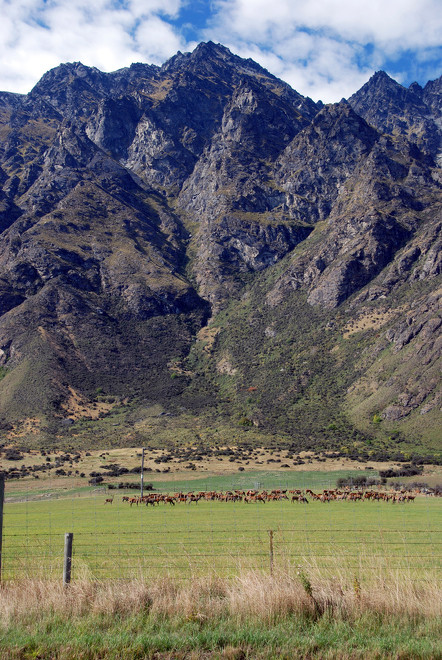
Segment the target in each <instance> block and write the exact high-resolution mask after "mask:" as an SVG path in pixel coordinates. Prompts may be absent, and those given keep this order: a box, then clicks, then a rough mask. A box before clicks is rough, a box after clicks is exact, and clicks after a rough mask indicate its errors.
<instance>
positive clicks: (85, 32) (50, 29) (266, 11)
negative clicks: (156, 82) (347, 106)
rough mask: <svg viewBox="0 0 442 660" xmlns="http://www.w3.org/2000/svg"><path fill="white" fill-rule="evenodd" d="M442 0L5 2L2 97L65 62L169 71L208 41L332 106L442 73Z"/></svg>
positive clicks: (1, 14)
mask: <svg viewBox="0 0 442 660" xmlns="http://www.w3.org/2000/svg"><path fill="white" fill-rule="evenodd" d="M441 5H442V3H441V0H0V90H2V91H10V92H20V93H27V92H29V91H30V90H31V89H32V87H33V86H34V85H35V83H36V82H37V81H38V80H39V79H40V78H41V76H42V75H43V74H44V73H45V72H46V71H48V70H49V69H51V68H53V67H55V66H58V64H60V63H62V62H74V61H75V62H78V61H80V62H82V63H83V64H85V65H88V66H95V67H97V68H98V69H101V70H102V71H115V70H116V69H120V68H122V67H125V66H129V65H130V64H131V63H132V62H146V63H149V64H162V63H163V62H165V61H166V60H167V59H168V58H169V57H172V56H173V55H174V54H175V53H176V52H177V51H178V50H180V51H181V52H186V51H191V50H193V49H194V48H195V46H196V45H197V44H198V43H199V42H201V41H209V40H211V41H214V42H215V43H222V44H224V45H225V46H227V47H228V48H230V50H231V51H232V52H233V53H235V54H237V55H240V56H241V57H251V58H253V59H254V60H255V61H257V62H259V64H261V65H262V66H264V67H265V68H266V69H268V71H270V72H271V73H273V74H274V75H276V76H278V77H279V78H282V79H283V80H285V81H286V82H288V83H289V84H290V85H291V86H292V87H293V88H294V89H296V90H297V91H298V92H300V93H301V94H303V95H305V96H310V97H311V98H312V99H313V100H315V101H318V100H320V99H321V100H322V101H323V102H324V103H330V102H335V101H339V100H340V99H341V98H343V97H345V98H347V97H348V96H350V95H351V94H352V93H353V92H355V91H356V90H357V89H359V88H360V87H361V86H362V85H363V84H364V83H365V82H366V81H367V80H368V79H369V78H370V76H371V75H372V74H373V73H374V72H375V71H378V70H380V69H383V70H384V71H386V72H387V73H388V74H389V75H390V76H392V77H393V78H395V80H397V81H398V82H400V83H401V84H403V85H405V86H408V85H410V84H411V83H412V82H413V81H417V82H419V83H420V84H421V85H424V84H425V83H426V82H427V81H428V80H434V79H435V78H438V77H439V76H440V75H441V74H442V70H441V69H442V66H441V63H442V6H441Z"/></svg>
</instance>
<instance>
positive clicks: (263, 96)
mask: <svg viewBox="0 0 442 660" xmlns="http://www.w3.org/2000/svg"><path fill="white" fill-rule="evenodd" d="M440 80H441V79H438V80H435V81H432V82H429V83H428V84H427V85H426V86H425V88H421V87H420V86H419V85H417V84H414V85H412V86H411V87H410V88H409V89H405V88H403V87H402V86H401V85H399V84H398V83H396V82H395V81H393V80H391V79H390V78H389V77H388V76H387V75H386V74H385V73H383V72H379V73H377V74H375V75H374V76H373V77H372V78H371V79H370V81H368V82H367V84H366V85H364V86H363V87H362V88H361V90H359V91H358V92H356V93H355V94H354V95H353V96H352V97H351V98H350V99H349V100H348V102H347V101H344V100H343V101H341V103H338V104H332V105H328V106H323V105H322V104H321V103H319V104H316V103H314V102H313V101H312V100H311V99H308V98H304V97H302V96H301V95H300V94H298V93H297V92H296V91H294V90H292V89H291V88H290V87H289V86H288V85H287V84H286V83H284V82H282V81H280V80H278V79H277V78H275V77H274V76H272V75H271V74H269V73H268V72H267V71H266V70H265V69H263V68H262V67H260V66H259V65H258V64H256V63H255V62H253V61H251V60H243V59H241V58H239V57H237V56H235V55H233V54H232V53H230V51H229V50H228V49H227V48H225V47H223V46H221V45H219V44H218V45H217V44H213V43H211V42H209V43H206V44H200V45H199V46H198V47H197V48H196V49H195V50H194V51H193V52H192V53H185V54H182V53H178V54H177V55H176V56H175V57H173V58H172V59H171V60H169V61H168V62H166V63H165V64H164V65H163V66H162V67H156V66H149V65H144V64H133V65H132V66H131V67H128V68H126V69H121V70H119V71H116V72H114V73H111V74H106V73H102V72H100V71H98V70H97V69H94V68H89V67H86V66H84V65H82V64H81V63H78V62H77V63H72V64H62V65H60V66H59V67H57V68H56V69H53V70H52V71H49V72H48V73H47V74H45V75H44V76H43V78H42V79H41V80H40V82H39V83H38V84H37V85H36V86H35V87H34V89H33V90H32V91H31V92H30V93H29V94H28V95H17V94H10V93H7V92H2V93H0V185H1V189H0V363H1V367H0V379H1V380H0V418H1V424H2V428H3V434H4V436H5V438H6V439H8V438H9V439H11V438H13V437H20V438H22V441H24V442H31V441H33V439H34V440H35V441H38V442H42V441H44V439H45V438H46V439H51V441H52V442H58V443H60V442H65V441H68V439H69V438H70V440H69V441H70V442H75V440H74V438H78V440H77V441H78V442H80V441H82V439H83V438H84V437H86V436H88V435H89V436H90V435H91V434H93V433H94V432H95V433H96V437H97V438H102V439H104V437H105V436H106V438H107V439H108V440H109V441H111V442H116V443H117V442H123V441H124V442H126V441H127V442H129V441H134V440H136V441H140V442H145V441H147V440H148V439H149V437H150V435H149V433H150V431H149V429H150V426H149V415H147V414H146V412H145V411H146V410H150V409H151V407H152V406H153V405H160V406H161V407H162V410H163V411H169V412H171V413H173V415H174V420H175V421H174V424H175V426H173V424H172V426H170V424H171V423H170V420H169V421H168V424H169V426H170V429H171V430H170V433H171V434H173V433H177V432H178V431H177V429H178V428H179V427H180V424H181V421H182V420H184V418H185V416H186V415H187V414H188V413H189V411H190V412H191V414H198V415H199V416H200V419H201V420H202V423H205V424H207V426H208V427H210V426H211V425H212V426H213V425H215V424H216V425H217V426H219V425H221V426H223V425H225V427H226V428H230V429H233V431H232V432H233V433H239V432H241V433H249V434H250V432H251V429H254V431H253V433H255V434H258V436H259V434H262V437H264V436H265V435H266V434H273V433H280V434H282V435H281V437H282V436H284V438H286V439H287V438H292V440H293V442H295V443H296V442H297V443H298V446H299V448H302V447H307V446H309V447H328V448H336V447H338V448H339V447H342V446H345V447H346V448H347V450H348V448H349V447H351V448H353V449H355V448H356V450H357V451H358V452H359V453H361V454H363V453H364V452H368V451H374V450H376V451H377V450H378V449H379V448H382V447H388V448H389V451H394V450H396V449H397V448H398V447H399V448H403V447H408V448H410V450H411V448H413V450H415V451H419V452H421V453H423V452H425V451H427V450H429V451H434V450H436V449H437V444H438V443H437V426H438V415H439V414H440V390H439V389H438V388H439V386H440V382H439V378H438V369H439V368H440V350H441V346H440V326H441V318H440V270H441V258H440V254H441V253H440V243H439V241H440V222H441V194H440V190H441V172H440V169H439V168H438V166H437V164H438V159H439V156H440V151H441V132H440V131H441V129H440V126H441V94H440V85H441V82H440ZM143 411H144V412H143ZM117 412H118V428H117V427H116V425H117V423H116V422H115V427H114V424H113V423H112V416H115V415H116V414H117ZM134 420H136V422H134ZM373 420H374V421H373ZM67 422H69V423H67ZM186 423H187V422H186ZM183 424H184V422H183ZM134 429H136V430H134ZM134 434H135V435H134ZM186 437H187V436H186ZM404 443H405V444H404ZM370 448H371V449H370ZM353 449H352V450H353Z"/></svg>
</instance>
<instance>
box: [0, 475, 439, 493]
mask: <svg viewBox="0 0 442 660" xmlns="http://www.w3.org/2000/svg"><path fill="white" fill-rule="evenodd" d="M196 474H198V473H196ZM200 474H201V473H199V475H200ZM199 475H198V476H195V477H194V476H193V473H191V474H190V475H189V476H188V475H183V474H181V475H173V480H172V479H170V478H169V479H165V478H164V477H162V476H161V475H160V474H158V473H154V472H147V471H146V472H145V475H144V484H145V486H147V484H152V486H153V489H154V491H155V492H160V493H172V492H176V491H184V492H188V491H191V490H194V491H203V490H205V491H207V490H216V491H226V490H234V489H240V490H244V489H249V488H259V489H272V488H287V489H289V488H301V489H306V488H311V489H312V490H317V491H319V490H324V489H325V488H335V487H336V482H337V480H338V479H340V478H345V479H348V478H357V477H361V476H366V477H368V478H371V477H378V476H379V473H378V471H377V470H345V469H344V470H324V471H314V470H299V471H298V470H297V471H288V470H287V471H284V470H259V471H258V470H246V471H244V472H237V473H235V474H233V473H231V474H221V475H213V474H207V475H205V476H199ZM439 480H440V478H439ZM119 481H123V482H134V483H137V484H139V483H140V475H139V474H136V475H135V474H124V475H122V476H121V477H119V478H112V479H107V478H106V483H112V484H118V482H119ZM70 483H71V479H60V484H63V487H62V488H57V489H54V481H53V480H52V484H51V487H47V486H45V480H44V479H40V480H39V481H38V482H35V481H34V480H33V481H32V482H31V485H32V489H31V488H30V484H29V480H22V481H21V482H18V483H15V484H14V489H13V490H12V489H9V492H8V485H9V483H7V486H6V497H7V499H8V500H18V499H20V500H21V499H28V500H30V499H34V498H38V497H43V496H45V495H50V496H51V497H55V498H56V497H63V498H66V497H72V496H83V495H87V496H89V495H90V493H91V492H93V491H94V490H96V487H95V488H91V487H90V486H88V485H84V486H77V487H72V486H71V485H69V484H70ZM37 484H38V486H37ZM106 488H107V486H106V485H104V486H101V487H99V489H100V490H101V489H106ZM112 492H113V493H119V494H121V493H120V491H118V490H114V491H111V492H110V493H109V495H112ZM131 494H136V491H131Z"/></svg>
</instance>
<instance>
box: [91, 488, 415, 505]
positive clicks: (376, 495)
mask: <svg viewBox="0 0 442 660" xmlns="http://www.w3.org/2000/svg"><path fill="white" fill-rule="evenodd" d="M307 496H308V497H307ZM415 497H416V493H415V492H412V491H404V490H402V491H386V492H382V491H377V490H366V491H359V490H350V489H348V490H346V489H343V490H337V489H328V490H323V491H322V492H320V493H314V492H313V491H312V490H310V489H309V488H308V489H306V490H287V489H286V490H282V489H275V490H271V491H267V490H263V491H258V490H228V491H226V492H217V491H214V490H213V491H200V492H193V491H192V492H188V493H183V492H179V493H174V494H173V495H168V494H161V493H149V494H148V495H143V496H142V497H141V496H135V497H131V496H129V495H124V496H123V498H122V501H123V502H127V503H128V504H129V505H130V506H133V505H134V504H135V505H136V506H139V505H140V504H145V505H146V506H149V505H151V506H157V505H160V504H169V505H170V506H175V505H176V504H178V503H183V504H189V505H191V504H198V502H199V501H200V500H205V501H219V502H244V503H245V504H251V503H254V502H258V503H262V504H265V503H266V502H274V501H280V500H288V501H291V502H298V503H301V504H308V503H309V501H318V502H332V501H347V502H360V501H370V500H371V501H383V502H391V503H393V504H394V503H396V502H398V503H399V502H402V503H407V502H413V501H414V499H415ZM113 501H114V498H113V497H109V498H106V500H105V502H104V503H105V504H112V503H113Z"/></svg>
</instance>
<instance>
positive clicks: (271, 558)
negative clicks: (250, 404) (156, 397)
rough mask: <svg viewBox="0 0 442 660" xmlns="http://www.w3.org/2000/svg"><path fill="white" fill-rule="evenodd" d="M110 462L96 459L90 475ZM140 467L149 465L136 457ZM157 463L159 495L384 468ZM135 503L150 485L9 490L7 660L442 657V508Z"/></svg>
mask: <svg viewBox="0 0 442 660" xmlns="http://www.w3.org/2000/svg"><path fill="white" fill-rule="evenodd" d="M110 456H111V457H112V458H113V459H116V458H117V457H116V456H112V455H109V452H106V453H105V454H102V455H98V453H97V455H91V456H84V457H83V461H84V462H83V466H84V467H82V468H80V469H92V470H96V469H98V468H99V466H100V464H102V463H104V464H106V463H109V462H110V460H111V458H110ZM153 456H155V454H154V455H153ZM270 456H271V457H273V458H274V457H275V454H273V455H270ZM124 458H125V457H124V456H121V457H118V459H117V460H119V462H120V463H122V462H123V461H124V463H126V462H127V460H124ZM129 458H131V459H132V462H133V463H134V464H135V465H136V464H137V462H138V461H139V456H138V455H137V453H136V452H134V451H131V452H130V453H129ZM26 459H27V460H28V461H32V460H34V461H35V458H34V459H33V457H29V456H26V457H25V460H26ZM282 459H283V457H282ZM259 460H261V457H260V459H259ZM129 465H130V464H129ZM150 465H152V471H151V472H150V473H147V474H146V477H145V485H146V486H148V484H149V483H151V484H152V487H153V489H154V490H153V491H146V492H154V493H175V492H178V491H184V492H188V491H190V490H192V491H194V492H198V491H207V490H216V491H224V492H225V491H226V490H234V489H242V490H244V489H248V488H256V489H260V490H262V489H267V490H270V489H272V488H275V489H278V488H279V489H288V490H290V489H295V488H301V489H303V490H305V489H308V488H311V489H312V490H313V491H315V492H321V491H322V490H323V489H328V488H333V487H335V485H336V481H337V479H339V478H341V477H346V478H348V477H352V478H356V477H360V476H361V474H364V475H367V476H370V477H377V476H378V472H377V470H376V468H378V467H379V468H380V467H381V466H377V465H375V464H373V465H371V467H372V468H373V469H371V470H370V471H365V470H364V469H363V466H361V465H356V464H348V462H345V463H344V464H343V462H342V461H334V462H333V461H327V462H325V463H320V464H317V463H316V462H315V463H314V464H309V465H308V466H296V467H295V468H294V469H284V468H281V467H280V466H279V464H278V465H277V466H275V467H272V468H271V469H267V470H263V469H257V467H260V466H256V465H253V466H252V465H250V464H249V465H248V466H247V470H246V471H244V472H238V467H237V465H233V466H232V465H231V464H230V465H229V461H228V459H223V461H222V463H221V464H220V462H219V461H218V460H217V465H216V466H215V465H214V464H213V461H212V465H210V464H208V463H206V465H205V466H204V467H205V469H204V470H201V471H199V470H198V471H194V470H185V469H184V470H183V469H182V468H181V469H180V466H179V465H176V466H174V472H172V473H164V472H163V470H161V473H160V472H156V471H154V470H155V469H156V468H155V467H154V466H156V465H157V463H155V459H154V457H153V458H152V459H151V462H150ZM86 466H87V467H86ZM215 467H216V468H217V469H216V470H215ZM261 467H262V466H261ZM312 467H313V468H315V469H313V470H312V469H311V468H312ZM382 467H384V466H382ZM306 468H307V469H306ZM318 468H319V469H318ZM361 468H362V469H361ZM439 471H440V468H429V467H427V468H426V469H425V474H424V475H423V477H422V479H423V480H424V481H426V482H429V481H430V480H433V481H435V482H440V473H439ZM126 476H127V480H128V481H134V482H136V483H139V475H135V474H129V475H125V478H126ZM110 481H112V482H113V483H114V485H115V484H116V483H117V481H118V479H117V478H113V479H110ZM385 488H390V486H389V485H386V486H385ZM126 493H127V496H131V495H134V494H135V495H136V494H137V491H136V490H128V491H124V490H119V489H113V490H108V489H107V488H106V487H92V486H88V485H85V479H81V478H78V476H77V475H74V474H72V475H71V476H70V477H68V476H55V475H54V474H53V471H51V472H50V473H48V474H41V476H40V478H39V479H35V478H33V477H31V476H27V477H25V478H24V479H19V480H9V481H7V482H6V500H5V506H4V535H3V553H2V578H3V583H2V588H1V589H0V657H1V658H2V660H29V659H30V658H51V659H52V658H53V659H54V660H77V659H78V658H82V659H83V660H99V659H100V660H101V659H103V658H114V659H115V660H116V659H117V658H122V657H128V658H138V659H140V660H141V659H147V658H149V659H152V660H172V659H173V660H215V659H220V660H221V659H223V660H251V659H253V660H259V659H261V660H270V659H275V660H276V659H280V658H286V659H287V660H288V659H289V658H290V660H293V659H297V658H299V660H300V659H301V658H303V659H305V658H311V659H312V660H313V659H315V660H319V659H326V658H327V659H328V660H331V659H333V658H336V659H338V658H339V659H340V660H342V659H348V660H356V659H360V660H362V659H364V660H369V659H370V660H375V659H376V660H380V659H384V658H385V659H387V658H389V659H391V660H393V659H395V660H396V659H397V658H403V659H405V658H410V659H411V658H413V659H414V658H422V659H427V660H433V659H434V658H438V657H442V648H441V643H440V639H441V636H442V631H441V626H440V622H441V607H440V604H441V602H442V598H441V580H440V578H441V545H442V500H441V498H439V497H434V496H427V495H424V494H418V495H417V496H416V498H415V500H414V501H412V502H407V503H394V504H393V503H391V502H388V503H387V502H383V501H331V502H319V501H314V500H313V499H312V498H311V497H310V496H308V499H309V502H308V504H307V503H299V502H294V503H292V502H290V501H287V500H280V501H273V502H266V503H261V502H251V503H248V504H246V503H245V502H244V501H243V502H221V501H204V500H200V501H199V502H198V503H197V504H195V503H191V504H189V503H177V504H176V505H175V506H173V505H170V504H164V503H162V504H160V505H158V506H145V505H139V506H136V505H135V504H134V505H133V506H130V505H129V503H128V502H124V501H123V500H122V498H123V496H125V494H126ZM112 496H113V498H114V499H113V503H112V504H110V503H105V500H106V499H107V498H109V497H112ZM66 532H72V533H73V566H72V568H73V571H72V582H71V584H70V586H69V588H68V590H66V589H65V588H64V587H63V585H62V571H63V549H64V535H65V533H66Z"/></svg>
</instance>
